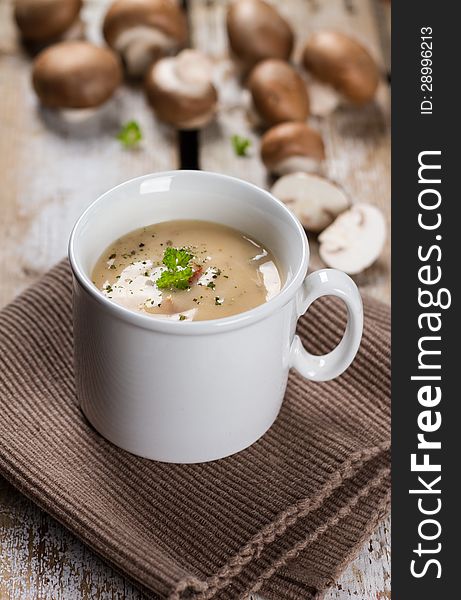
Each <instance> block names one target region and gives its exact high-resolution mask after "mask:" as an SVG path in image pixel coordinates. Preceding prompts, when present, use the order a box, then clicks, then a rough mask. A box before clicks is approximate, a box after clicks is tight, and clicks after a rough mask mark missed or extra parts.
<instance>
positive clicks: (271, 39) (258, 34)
mask: <svg viewBox="0 0 461 600" xmlns="http://www.w3.org/2000/svg"><path fill="white" fill-rule="evenodd" d="M227 34H228V37H229V44H230V47H231V49H232V51H233V53H234V55H235V56H236V57H237V59H238V60H239V61H240V62H241V64H242V67H243V69H244V70H245V71H248V70H249V69H251V68H252V67H253V66H254V65H255V64H256V63H257V62H259V61H261V60H264V59H266V58H280V59H282V60H288V59H289V58H290V55H291V52H292V50H293V43H294V36H293V31H292V29H291V27H290V25H288V23H287V22H286V21H285V19H284V18H283V17H281V16H280V14H279V13H278V12H277V10H276V9H275V8H274V7H273V6H272V5H270V4H268V3H267V2H264V1H263V0H235V1H234V2H233V3H232V4H231V6H230V8H229V11H228V13H227Z"/></svg>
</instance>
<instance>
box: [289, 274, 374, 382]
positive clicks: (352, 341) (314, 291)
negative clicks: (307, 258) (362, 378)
mask: <svg viewBox="0 0 461 600" xmlns="http://www.w3.org/2000/svg"><path fill="white" fill-rule="evenodd" d="M302 293H303V297H302V299H301V303H300V304H301V306H300V311H299V315H300V316H301V315H303V314H304V313H305V312H306V311H307V309H308V308H309V306H310V305H311V304H312V302H314V300H317V298H320V297H321V296H337V297H338V298H341V300H343V302H344V303H345V305H346V308H347V325H346V330H345V332H344V335H343V338H342V340H341V341H340V342H339V344H338V345H337V346H336V348H334V350H332V351H331V352H329V353H328V354H323V355H322V356H315V355H314V354H311V353H310V352H307V350H305V349H304V346H303V345H302V342H301V339H300V338H299V336H297V335H295V337H294V339H293V342H292V344H291V349H290V367H293V368H294V369H296V370H297V371H298V372H299V373H300V374H301V375H302V376H303V377H305V378H306V379H311V380H312V381H327V380H329V379H333V378H334V377H337V376H338V375H341V373H342V372H343V371H345V370H346V369H347V367H348V366H349V365H350V364H351V362H352V361H353V360H354V357H355V355H356V354H357V350H358V349H359V346H360V340H361V339H362V331H363V305H362V298H361V296H360V292H359V290H358V288H357V286H356V285H355V283H354V282H353V281H352V279H351V278H350V277H349V276H348V275H346V273H343V272H342V271H337V270H336V269H321V270H319V271H315V272H314V273H311V274H310V275H308V276H307V277H306V279H305V280H304V283H303V292H302Z"/></svg>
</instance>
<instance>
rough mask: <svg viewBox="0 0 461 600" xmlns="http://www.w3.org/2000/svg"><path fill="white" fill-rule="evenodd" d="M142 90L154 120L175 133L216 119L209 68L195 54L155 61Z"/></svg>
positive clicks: (189, 52) (206, 61)
mask: <svg viewBox="0 0 461 600" xmlns="http://www.w3.org/2000/svg"><path fill="white" fill-rule="evenodd" d="M145 88H146V94H147V99H148V100H149V103H150V104H151V106H152V107H153V109H154V111H155V113H156V115H157V117H158V118H159V119H160V120H161V121H165V122H167V123H170V124H171V125H173V126H175V127H176V128H178V129H198V128H200V127H203V126H204V125H206V124H207V123H208V122H209V121H211V119H212V118H213V117H214V115H215V112H216V107H217V101H218V94H217V92H216V88H215V87H214V85H213V82H212V64H211V61H210V60H209V58H208V57H207V56H206V55H205V54H203V53H201V52H199V51H198V50H183V51H182V52H180V53H179V54H178V55H177V56H174V57H167V58H162V59H160V60H159V61H157V62H156V63H155V64H154V65H152V67H151V68H150V70H149V71H148V73H147V76H146V81H145Z"/></svg>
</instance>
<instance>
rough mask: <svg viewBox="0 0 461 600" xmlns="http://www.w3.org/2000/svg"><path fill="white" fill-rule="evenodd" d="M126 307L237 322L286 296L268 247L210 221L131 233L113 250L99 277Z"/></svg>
mask: <svg viewBox="0 0 461 600" xmlns="http://www.w3.org/2000/svg"><path fill="white" fill-rule="evenodd" d="M92 279H93V283H94V284H95V285H96V286H97V287H98V288H99V289H100V290H101V291H102V293H103V294H104V295H105V296H106V297H107V298H109V299H110V300H112V301H113V302H116V303H118V304H120V305H122V306H125V307H126V308H129V309H131V310H135V311H139V312H141V313H144V314H147V315H152V316H153V317H157V318H164V319H165V318H167V319H172V320H176V321H192V320H193V321H203V320H209V319H219V318H222V317H228V316H231V315H235V314H238V313H241V312H244V311H246V310H249V309H251V308H255V307H256V306H259V305H260V304H263V303H264V302H267V301H268V300H270V299H271V298H272V297H273V296H275V295H276V294H277V293H278V292H279V291H280V289H281V286H282V282H281V276H280V272H279V270H278V268H277V266H276V260H275V257H274V256H273V255H272V253H271V252H270V250H269V249H268V248H265V247H264V246H263V245H262V244H260V243H259V242H258V241H256V240H254V239H252V238H250V237H248V236H247V235H245V234H243V233H241V232H239V231H237V230H235V229H232V228H230V227H226V226H224V225H220V224H217V223H211V222H208V221H168V222H164V223H159V224H155V225H149V226H147V227H143V228H141V229H137V230H135V231H132V232H130V233H128V234H126V235H124V236H122V237H121V238H119V239H118V240H116V241H115V242H114V243H113V244H111V245H110V246H109V248H107V250H105V251H104V252H103V254H102V255H101V257H100V258H99V260H98V262H97V263H96V266H95V267H94V270H93V274H92Z"/></svg>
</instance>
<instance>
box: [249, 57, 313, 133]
mask: <svg viewBox="0 0 461 600" xmlns="http://www.w3.org/2000/svg"><path fill="white" fill-rule="evenodd" d="M248 88H249V90H250V92H251V96H252V99H253V105H254V108H255V109H256V111H257V113H258V114H259V116H260V117H261V118H262V120H263V121H264V123H265V124H267V125H269V126H270V125H277V124H278V123H284V122H286V121H305V120H306V119H307V117H308V116H309V95H308V93H307V88H306V85H305V83H304V80H303V79H302V77H301V76H300V75H299V73H298V72H297V71H296V70H295V69H294V68H293V67H292V66H291V65H290V64H288V63H287V62H285V61H283V60H280V59H275V58H271V59H268V60H264V61H262V62H260V63H258V64H257V65H256V66H255V67H254V69H253V70H252V71H251V73H250V77H249V79H248Z"/></svg>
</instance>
